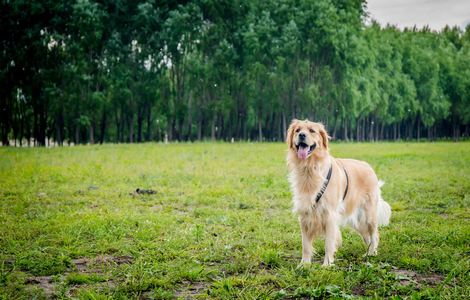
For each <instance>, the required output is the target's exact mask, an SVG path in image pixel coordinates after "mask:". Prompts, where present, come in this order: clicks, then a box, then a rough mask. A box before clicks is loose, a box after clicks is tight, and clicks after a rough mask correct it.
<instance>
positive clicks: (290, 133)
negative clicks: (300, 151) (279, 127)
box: [286, 119, 299, 148]
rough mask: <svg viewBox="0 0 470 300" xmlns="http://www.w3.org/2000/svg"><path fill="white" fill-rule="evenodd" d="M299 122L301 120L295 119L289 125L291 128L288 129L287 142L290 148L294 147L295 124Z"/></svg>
mask: <svg viewBox="0 0 470 300" xmlns="http://www.w3.org/2000/svg"><path fill="white" fill-rule="evenodd" d="M298 122H299V120H297V119H293V120H292V122H291V123H290V125H289V129H287V134H286V142H287V145H289V148H293V145H292V139H293V137H294V131H295V126H296V125H297V123H298Z"/></svg>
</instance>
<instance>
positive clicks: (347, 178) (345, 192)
mask: <svg viewBox="0 0 470 300" xmlns="http://www.w3.org/2000/svg"><path fill="white" fill-rule="evenodd" d="M343 170H344V175H346V189H345V190H344V195H343V201H344V199H346V195H347V194H348V187H349V177H348V172H346V168H345V167H344V166H343Z"/></svg>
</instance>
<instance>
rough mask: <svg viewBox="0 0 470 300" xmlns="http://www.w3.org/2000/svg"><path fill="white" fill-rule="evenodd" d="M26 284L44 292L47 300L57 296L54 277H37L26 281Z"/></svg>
mask: <svg viewBox="0 0 470 300" xmlns="http://www.w3.org/2000/svg"><path fill="white" fill-rule="evenodd" d="M26 284H27V285H29V286H30V287H34V286H35V287H38V288H41V289H42V290H43V291H44V294H45V296H46V298H47V299H49V298H52V297H53V296H54V294H55V284H54V283H53V282H52V276H35V277H30V278H28V279H26Z"/></svg>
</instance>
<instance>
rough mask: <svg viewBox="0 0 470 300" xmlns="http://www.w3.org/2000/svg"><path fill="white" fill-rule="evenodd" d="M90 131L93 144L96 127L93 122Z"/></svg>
mask: <svg viewBox="0 0 470 300" xmlns="http://www.w3.org/2000/svg"><path fill="white" fill-rule="evenodd" d="M89 132H90V144H91V145H93V144H94V143H95V129H94V126H93V123H91V124H90V127H89Z"/></svg>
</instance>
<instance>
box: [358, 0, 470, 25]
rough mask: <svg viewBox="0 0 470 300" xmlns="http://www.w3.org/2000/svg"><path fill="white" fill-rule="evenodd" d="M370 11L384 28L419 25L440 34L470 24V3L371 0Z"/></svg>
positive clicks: (461, 1)
mask: <svg viewBox="0 0 470 300" xmlns="http://www.w3.org/2000/svg"><path fill="white" fill-rule="evenodd" d="M367 10H368V12H369V14H370V17H371V18H372V19H375V20H377V21H378V22H379V23H380V24H382V25H386V24H387V23H390V24H393V25H397V26H398V27H399V28H404V27H413V25H415V24H416V26H417V27H418V28H421V27H423V26H425V25H429V27H430V28H431V29H435V30H440V29H442V28H443V27H444V26H445V25H446V24H448V25H450V26H454V25H457V26H459V27H460V28H462V29H465V26H466V25H467V24H469V23H470V0H368V1H367Z"/></svg>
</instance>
